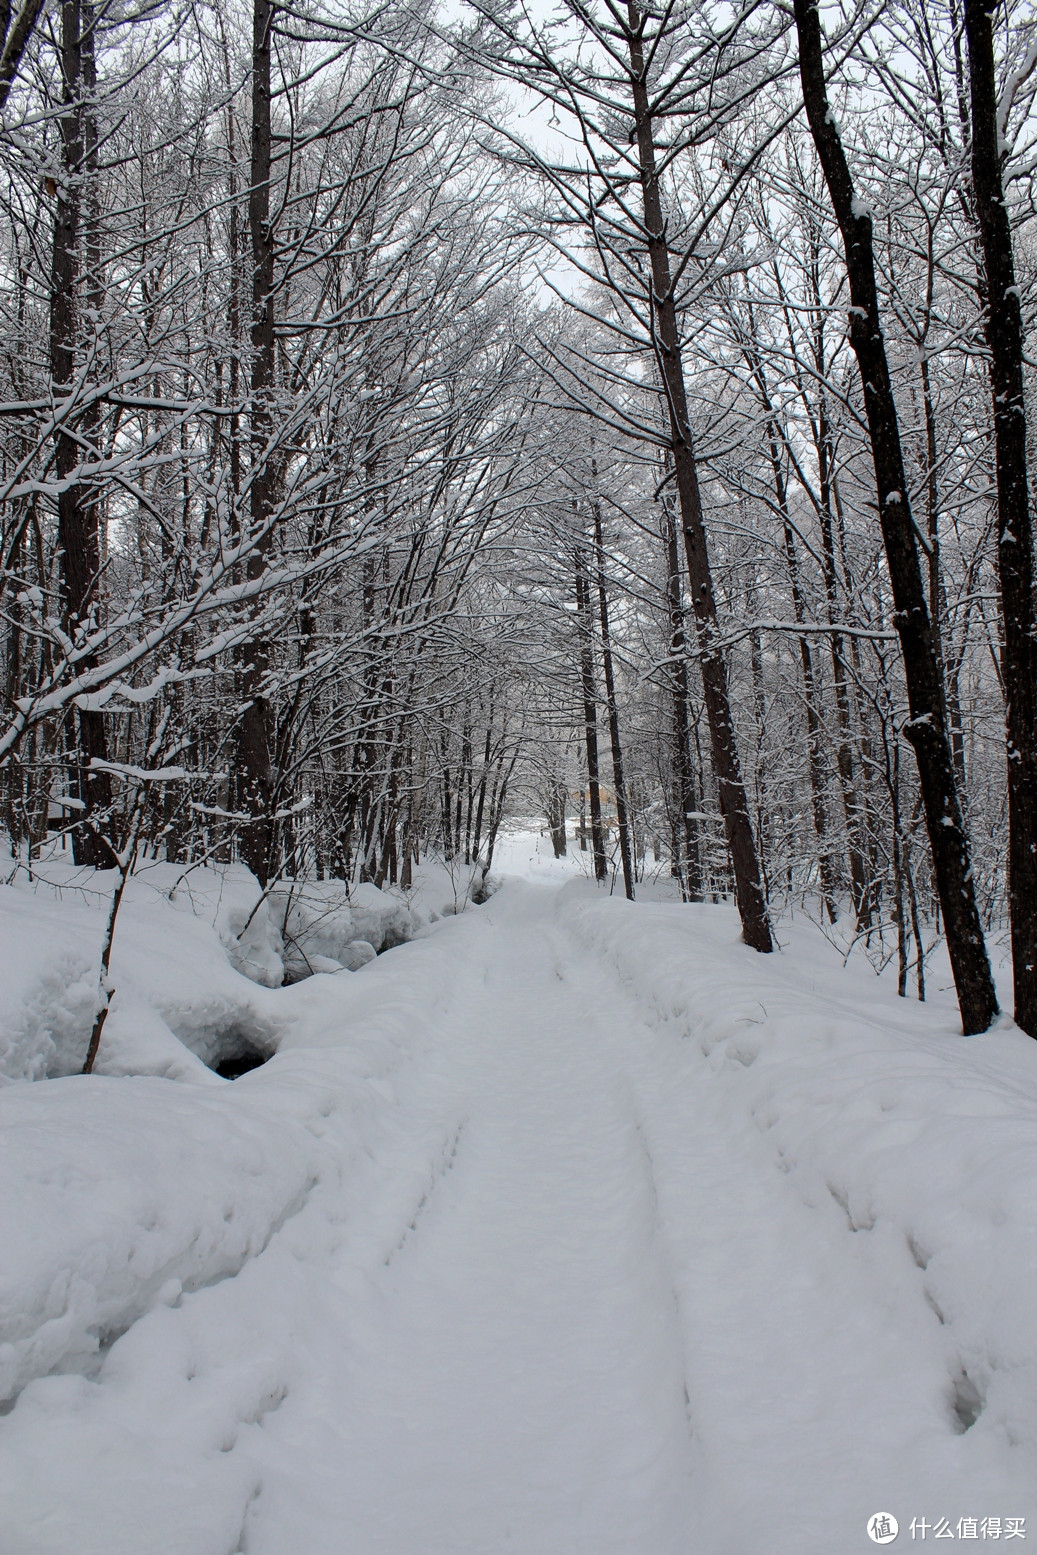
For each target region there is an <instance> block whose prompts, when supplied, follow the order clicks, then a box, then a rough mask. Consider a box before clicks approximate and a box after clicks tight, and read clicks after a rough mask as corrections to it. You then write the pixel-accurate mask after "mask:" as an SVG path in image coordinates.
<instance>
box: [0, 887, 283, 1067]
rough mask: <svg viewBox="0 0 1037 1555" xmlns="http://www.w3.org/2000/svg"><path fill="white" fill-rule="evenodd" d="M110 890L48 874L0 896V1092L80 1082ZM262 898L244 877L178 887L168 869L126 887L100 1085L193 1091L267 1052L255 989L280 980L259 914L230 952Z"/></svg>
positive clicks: (267, 1015) (266, 1008)
mask: <svg viewBox="0 0 1037 1555" xmlns="http://www.w3.org/2000/svg"><path fill="white" fill-rule="evenodd" d="M113 888H114V875H112V874H110V873H102V872H99V871H95V870H85V869H84V870H73V869H72V868H71V867H69V866H66V865H61V864H56V863H48V864H47V866H46V871H45V874H44V875H43V877H42V878H37V879H34V880H33V881H29V880H28V879H27V878H26V877H25V876H24V875H19V876H18V877H17V878H16V882H15V883H13V884H12V885H8V886H3V887H0V1084H9V1083H11V1082H12V1081H24V1080H40V1079H54V1078H59V1077H61V1076H63V1075H72V1074H78V1073H79V1071H80V1070H81V1069H82V1066H83V1061H84V1059H85V1057H86V1050H87V1044H88V1042H89V1038H90V1031H91V1028H92V1026H93V1021H94V1012H95V1008H96V994H97V973H98V966H99V958H100V949H101V939H102V935H103V932H104V923H105V916H106V912H107V907H108V901H109V899H110V892H111V891H112V889H113ZM259 896H260V892H259V886H258V883H257V882H256V881H255V880H254V879H253V878H252V877H251V876H250V875H248V873H247V871H228V872H227V874H226V875H223V874H221V873H218V872H217V871H215V870H206V871H201V870H199V871H195V872H193V873H192V874H191V875H189V876H187V877H186V878H185V877H184V872H183V870H181V869H179V868H177V867H176V866H173V865H167V864H161V865H149V866H147V867H146V868H145V869H143V870H142V871H141V872H140V873H139V874H138V875H136V876H134V877H133V878H132V879H131V880H130V881H129V882H128V884H127V888H126V895H125V898H124V900H123V905H122V908H121V910H120V914H119V918H118V920H117V923H116V929H115V939H114V942H113V952H112V981H113V983H114V985H115V997H114V999H113V1002H112V1007H111V1011H110V1013H109V1016H108V1019H107V1021H106V1023H105V1029H104V1036H103V1039H102V1045H101V1051H100V1055H99V1058H98V1063H97V1068H98V1072H99V1073H108V1074H151V1075H160V1076H165V1077H167V1078H176V1079H183V1080H186V1079H192V1080H196V1081H197V1080H202V1079H203V1071H202V1066H204V1065H212V1064H215V1063H218V1062H220V1061H221V1060H222V1059H224V1058H226V1057H229V1056H234V1055H236V1054H237V1053H239V1052H241V1051H242V1050H245V1049H248V1050H250V1051H258V1052H260V1053H263V1054H264V1055H269V1054H270V1053H273V1052H274V1051H275V1050H276V1047H277V1040H278V1034H279V1026H278V1019H277V1016H276V1013H275V1010H274V1007H273V1006H272V1005H271V1004H270V1002H269V1000H270V990H269V988H268V987H264V986H262V981H263V980H264V979H265V980H266V981H267V982H268V983H275V982H276V983H277V984H279V983H280V982H281V980H282V976H283V969H282V963H281V960H280V957H279V954H278V953H277V949H276V947H277V945H278V944H279V942H280V941H279V936H278V935H277V933H276V928H275V927H274V926H273V924H272V923H271V921H270V918H269V914H268V910H267V906H266V903H263V904H262V906H261V909H260V911H257V912H255V913H254V914H253V917H252V921H251V923H250V924H249V925H248V928H247V929H246V930H245V934H244V936H243V939H242V941H241V942H240V943H239V942H237V941H236V938H235V925H238V926H240V927H244V925H245V923H246V920H247V919H248V915H249V913H250V912H251V910H252V908H253V907H254V906H255V904H256V903H257V902H258V901H259ZM235 945H237V950H235V948H234V947H235ZM232 955H233V956H234V959H235V960H236V961H237V964H238V965H237V968H235V966H234V965H232V964H231V960H230V957H231V956H232ZM242 966H251V968H252V970H253V972H255V973H256V974H257V976H256V977H252V978H250V977H246V976H245V975H244V974H243V972H242V971H241V970H240V968H241V967H242ZM257 981H259V982H260V986H257ZM199 1060H200V1063H199Z"/></svg>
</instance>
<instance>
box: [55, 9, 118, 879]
mask: <svg viewBox="0 0 1037 1555" xmlns="http://www.w3.org/2000/svg"><path fill="white" fill-rule="evenodd" d="M84 10H85V16H84V14H82V13H81V11H80V6H79V0H65V3H64V4H63V5H62V7H61V76H62V102H63V111H62V115H61V151H62V170H61V178H60V180H59V182H58V189H57V205H56V210H55V215H54V247H53V258H52V270H51V308H50V365H51V375H52V377H53V382H54V397H55V399H56V400H61V399H67V398H68V397H70V396H71V395H73V394H75V392H76V355H77V350H76V348H77V345H78V344H79V339H78V337H79V330H80V318H79V290H80V284H81V281H82V275H81V269H82V267H81V264H80V245H81V243H82V241H83V233H82V210H83V181H84V176H85V173H86V165H87V162H88V160H90V161H93V162H94V163H95V164H96V144H95V141H96V130H95V128H94V120H93V114H92V112H87V113H85V114H84V102H83V99H84V93H86V92H87V91H89V90H91V89H92V87H93V84H94V83H93V69H92V64H93V16H92V14H91V12H90V10H89V9H87V8H84ZM84 21H85V26H84ZM84 65H85V66H86V68H85V69H84ZM84 121H85V127H86V140H87V144H86V145H84ZM91 279H92V278H91V277H89V276H88V277H87V282H88V284H89V283H90V281H91ZM71 419H72V417H71V412H66V416H65V418H64V419H63V421H62V422H61V424H60V425H59V428H58V431H57V435H56V449H55V460H54V463H55V473H56V475H57V478H58V481H59V482H60V483H61V485H60V493H59V496H58V548H59V551H60V556H61V593H62V606H63V615H64V627H65V631H66V632H67V634H68V636H69V637H70V638H71V639H72V640H73V641H75V640H76V639H77V638H81V637H82V636H83V634H84V633H86V632H88V631H89V629H90V624H91V617H92V615H93V612H94V610H95V609H96V606H97V589H98V582H99V578H100V571H101V533H100V514H99V512H98V504H97V496H96V493H95V492H94V491H93V490H92V489H91V488H89V487H88V486H87V485H86V484H84V483H83V482H82V481H78V480H76V479H75V472H76V469H77V467H78V465H79V463H80V461H81V459H82V457H83V452H82V451H81V445H80V439H82V440H83V441H89V440H90V439H91V438H92V437H94V438H95V437H96V426H97V411H96V408H94V407H92V408H91V410H90V411H88V413H87V414H86V415H85V416H80V417H79V418H78V419H79V422H80V423H81V424H80V425H79V426H77V428H76V432H75V433H73V432H72V430H71V429H70V426H69V423H70V420H71ZM87 457H89V454H87ZM96 662H97V661H96V659H95V658H94V656H93V655H92V654H91V655H87V656H85V657H84V658H82V659H80V660H79V661H78V665H77V668H78V670H79V671H80V672H82V671H83V670H90V669H92V668H94V666H95V665H96ZM75 728H76V748H75V751H74V752H73V757H72V773H71V788H72V793H73V796H74V797H75V798H76V799H78V800H79V801H80V804H81V805H82V809H81V811H80V812H79V818H78V820H77V822H76V824H75V826H74V828H73V831H72V850H73V857H74V858H75V861H76V863H77V864H85V865H95V866H97V867H99V868H100V867H103V868H110V867H111V866H112V865H113V864H114V862H115V854H114V850H113V849H112V846H111V844H110V842H109V841H108V840H107V838H106V837H105V835H104V832H103V828H105V827H106V826H107V825H109V824H110V812H111V805H112V785H111V777H110V776H109V774H108V773H107V772H104V771H97V770H94V763H95V762H105V761H107V760H108V740H107V732H106V730H105V723H104V714H103V713H101V712H99V711H94V710H90V709H81V710H80V711H79V712H78V714H77V715H76V719H75Z"/></svg>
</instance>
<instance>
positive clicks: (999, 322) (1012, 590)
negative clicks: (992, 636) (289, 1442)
mask: <svg viewBox="0 0 1037 1555" xmlns="http://www.w3.org/2000/svg"><path fill="white" fill-rule="evenodd" d="M985 4H986V0H965V31H966V34H967V37H968V45H969V84H970V87H971V97H972V183H973V193H974V196H975V202H976V216H977V219H978V222H979V230H980V237H981V240H982V247H983V261H984V270H985V272H986V281H987V295H988V305H987V310H986V328H987V340H988V342H989V344H990V380H991V387H992V389H993V392H994V442H995V449H996V454H997V519H998V545H997V559H998V570H999V573H1000V581H1001V604H1002V618H1003V623H1004V634H1005V644H1004V651H1003V652H1002V655H1001V666H1002V676H1003V679H1004V687H1005V724H1006V733H1007V744H1008V903H1009V912H1010V915H1011V929H1012V973H1013V979H1014V994H1015V1012H1014V1013H1015V1018H1016V1020H1017V1022H1018V1023H1019V1025H1020V1026H1021V1027H1022V1028H1023V1030H1024V1031H1025V1032H1027V1033H1028V1034H1029V1035H1030V1036H1031V1037H1037V728H1035V720H1037V646H1035V640H1034V627H1035V622H1034V600H1033V531H1032V525H1031V520H1030V497H1029V491H1028V489H1027V477H1026V405H1025V400H1024V397H1023V327H1022V313H1021V309H1020V305H1019V288H1018V287H1017V285H1016V282H1015V262H1014V257H1013V253H1012V229H1011V225H1010V223H1009V219H1008V210H1007V207H1006V205H1005V198H1004V187H1003V183H1002V178H1001V156H1000V153H999V149H998V124H997V107H998V104H997V83H996V79H995V74H994V39H993V32H992V29H991V18H990V14H989V13H988V12H987V10H986V9H985V8H984V7H985Z"/></svg>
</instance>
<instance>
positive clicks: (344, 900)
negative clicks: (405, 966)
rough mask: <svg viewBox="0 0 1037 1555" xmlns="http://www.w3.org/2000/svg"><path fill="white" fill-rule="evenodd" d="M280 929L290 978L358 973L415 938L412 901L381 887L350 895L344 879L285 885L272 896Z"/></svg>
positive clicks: (361, 889) (360, 888)
mask: <svg viewBox="0 0 1037 1555" xmlns="http://www.w3.org/2000/svg"><path fill="white" fill-rule="evenodd" d="M269 900H270V909H271V914H272V917H273V920H274V924H275V926H276V928H277V929H278V931H279V932H280V933H281V935H282V936H283V940H284V947H285V949H284V962H285V975H286V979H287V981H289V982H298V981H300V980H301V979H302V978H304V977H309V976H310V975H311V973H313V972H338V971H341V970H342V969H343V968H346V969H348V970H349V971H357V970H359V968H360V967H362V966H366V965H367V963H368V962H369V961H371V960H373V959H374V956H375V955H376V954H377V952H378V951H380V950H386V949H388V948H389V947H391V946H393V945H402V944H403V943H404V941H406V940H408V939H410V938H412V936H413V934H414V929H415V920H414V916H413V914H412V913H411V911H410V909H409V907H408V906H407V904H406V902H404V901H402V900H401V899H400V898H399V897H396V896H392V895H390V894H389V893H388V892H387V891H380V890H379V889H378V888H377V886H373V885H360V886H354V888H353V890H352V891H349V890H347V888H346V886H345V884H344V883H343V882H342V881H341V880H323V881H309V880H305V881H304V880H284V881H281V882H280V883H279V884H277V885H275V886H274V887H273V888H272V889H271V892H270V899H269Z"/></svg>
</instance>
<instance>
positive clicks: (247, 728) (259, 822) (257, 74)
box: [238, 0, 276, 886]
mask: <svg viewBox="0 0 1037 1555" xmlns="http://www.w3.org/2000/svg"><path fill="white" fill-rule="evenodd" d="M275 10H276V7H275V6H274V5H272V4H271V3H270V0H254V5H253V12H252V158H251V174H250V185H249V195H248V219H249V232H250V235H251V239H252V378H251V434H252V472H251V488H250V519H251V528H252V534H253V540H254V543H253V545H252V548H251V550H250V551H249V555H248V560H247V563H246V576H247V578H248V580H249V581H250V582H255V581H256V580H258V579H259V578H261V577H262V576H263V573H264V571H265V570H266V563H267V555H268V552H269V550H270V543H271V533H270V519H271V515H272V513H273V510H274V498H275V485H276V479H275V472H274V461H273V457H272V453H271V450H270V448H269V446H268V445H269V442H270V436H271V432H272V430H273V406H272V398H273V389H274V299H273V290H274V235H273V232H272V230H271V226H270V160H271V128H270V45H271V32H272V30H273V21H274V14H275ZM254 608H255V607H254ZM269 663H270V647H269V643H268V642H267V640H266V637H265V634H264V631H263V629H262V628H259V629H257V630H256V632H255V633H254V634H253V635H251V636H250V637H249V639H248V641H247V642H246V644H245V646H244V649H243V651H242V687H241V689H242V701H243V703H244V704H245V710H244V712H243V714H242V718H241V731H240V734H239V738H238V763H239V770H238V803H239V806H240V808H241V809H242V810H243V811H244V812H245V815H246V817H247V819H246V820H245V822H244V824H243V826H242V829H241V842H240V848H241V857H242V859H243V860H244V862H245V863H246V864H247V865H248V867H249V869H251V871H252V873H253V874H254V875H255V876H256V878H257V879H258V880H259V883H260V884H261V885H263V886H265V885H266V883H267V880H268V878H269V873H270V848H271V842H272V822H271V803H270V801H271V796H272V783H271V768H270V709H269V705H268V702H267V699H266V696H265V694H264V692H265V687H264V682H265V679H266V674H267V669H268V667H269Z"/></svg>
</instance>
